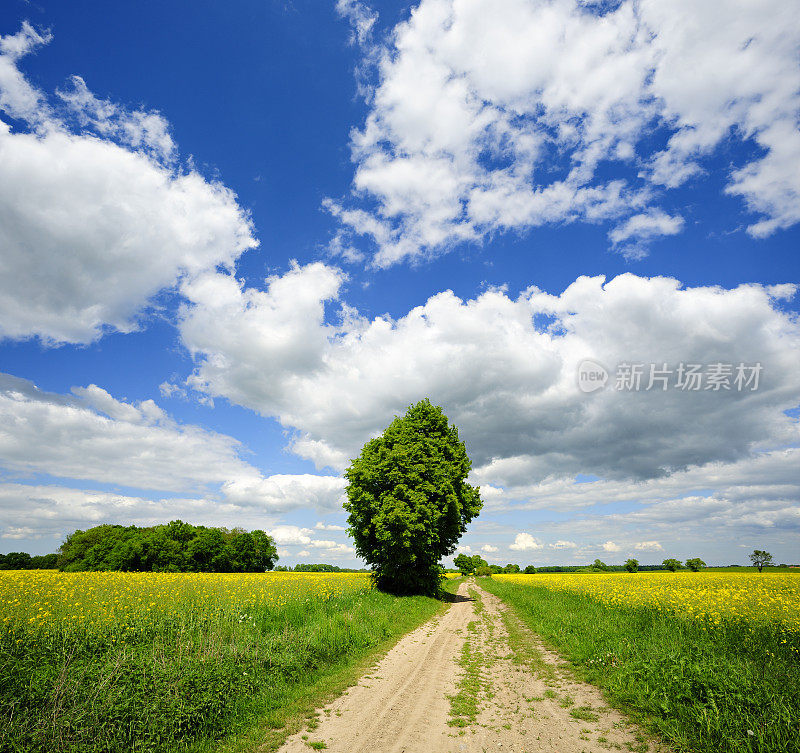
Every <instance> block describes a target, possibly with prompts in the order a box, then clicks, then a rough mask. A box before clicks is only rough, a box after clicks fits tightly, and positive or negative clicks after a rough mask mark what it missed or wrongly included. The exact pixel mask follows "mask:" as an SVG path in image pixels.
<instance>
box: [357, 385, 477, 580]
mask: <svg viewBox="0 0 800 753" xmlns="http://www.w3.org/2000/svg"><path fill="white" fill-rule="evenodd" d="M471 465H472V464H471V462H470V460H469V458H468V457H467V451H466V448H465V447H464V443H463V442H462V441H461V440H460V439H459V437H458V430H457V429H456V427H455V426H451V425H450V424H449V422H448V420H447V416H445V414H444V413H443V412H442V409H441V408H439V407H438V406H435V405H432V404H431V402H430V401H429V400H427V399H426V400H422V401H421V402H419V403H417V404H416V405H412V406H410V407H409V408H408V410H407V411H406V413H405V415H404V416H402V417H398V418H396V419H395V420H394V421H393V422H392V423H391V424H390V425H389V427H388V428H387V429H386V430H385V431H384V432H383V434H382V435H381V436H380V437H377V438H375V439H371V440H370V441H369V442H367V443H366V444H365V445H364V448H363V449H362V450H361V454H360V455H359V457H357V458H356V459H355V460H353V462H352V464H351V465H350V467H349V468H348V470H347V472H346V473H345V477H346V478H347V481H348V486H347V501H346V502H345V505H344V507H345V509H346V510H347V512H348V513H349V517H348V521H347V522H348V524H349V528H348V532H349V533H350V535H351V536H352V537H353V540H354V542H355V549H356V552H357V553H358V555H359V556H360V557H362V558H363V559H364V560H365V561H366V562H367V563H368V564H369V565H370V566H371V567H372V571H373V577H374V579H375V583H376V585H377V586H378V588H380V589H382V590H385V591H388V592H390V593H396V594H429V595H433V594H435V593H436V592H437V591H438V589H439V583H440V579H441V566H440V565H439V560H440V559H441V558H442V557H444V556H446V555H449V554H452V553H453V552H454V551H455V548H456V544H457V543H458V540H459V538H460V537H461V535H462V534H463V533H464V532H465V531H466V528H467V524H468V523H469V522H470V521H471V520H472V519H473V518H474V517H475V516H476V515H477V514H478V513H479V512H480V509H481V507H482V502H481V498H480V493H479V490H478V489H477V488H474V487H472V486H470V485H469V484H467V483H466V478H467V475H468V474H469V471H470V468H471Z"/></svg>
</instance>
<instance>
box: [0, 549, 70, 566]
mask: <svg viewBox="0 0 800 753" xmlns="http://www.w3.org/2000/svg"><path fill="white" fill-rule="evenodd" d="M57 567H58V555H57V554H37V555H34V556H33V557H31V555H30V554H28V553H27V552H9V553H8V554H0V570H55V569H56V568H57Z"/></svg>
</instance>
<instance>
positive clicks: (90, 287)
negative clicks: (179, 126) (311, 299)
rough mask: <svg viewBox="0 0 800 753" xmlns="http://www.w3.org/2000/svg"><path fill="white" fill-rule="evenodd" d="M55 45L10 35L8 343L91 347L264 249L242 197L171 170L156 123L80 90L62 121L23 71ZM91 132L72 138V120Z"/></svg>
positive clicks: (0, 130) (0, 61)
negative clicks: (17, 127) (22, 64)
mask: <svg viewBox="0 0 800 753" xmlns="http://www.w3.org/2000/svg"><path fill="white" fill-rule="evenodd" d="M48 40H49V35H45V34H41V33H39V32H36V31H35V30H34V29H33V28H32V27H30V26H29V25H27V24H26V25H23V29H22V31H21V32H19V33H18V34H16V35H13V36H6V37H2V38H0V114H1V113H3V112H4V113H6V114H8V115H11V116H12V117H14V118H17V119H19V120H21V121H24V122H26V123H27V124H28V126H29V131H28V132H14V131H12V129H11V127H10V126H9V125H8V124H7V123H5V122H3V121H2V120H0V217H2V218H3V220H2V222H0V338H3V337H6V338H27V337H39V338H41V340H42V341H43V342H45V343H48V344H53V343H88V342H91V341H93V340H96V339H97V338H99V337H100V336H101V335H102V334H103V332H104V331H106V330H108V329H114V330H118V331H120V332H130V331H133V330H135V329H137V328H138V327H139V326H140V325H139V321H140V317H141V314H142V312H143V311H144V310H145V309H146V308H147V307H148V305H149V302H150V301H151V300H152V298H153V297H154V296H155V295H156V294H157V293H159V291H162V290H165V289H170V288H173V287H174V286H175V285H177V284H178V283H179V282H180V281H181V280H191V279H194V278H196V277H197V276H198V275H200V274H201V273H203V272H204V271H206V270H210V269H215V268H217V267H219V266H222V267H229V268H230V267H232V265H233V263H234V261H235V260H236V258H237V257H238V256H239V255H240V254H241V253H242V252H243V251H245V250H246V249H248V248H253V247H254V246H256V245H257V242H256V241H255V239H254V238H253V235H252V226H251V222H250V220H249V218H248V216H247V214H246V212H244V211H243V210H242V209H241V207H239V205H238V204H237V202H236V197H235V195H234V194H233V193H232V192H231V191H230V190H229V189H228V188H226V187H225V186H223V185H222V184H220V183H217V182H213V181H208V180H206V179H205V178H203V177H202V176H201V175H200V174H199V173H197V172H196V171H194V170H191V169H189V170H184V169H181V168H179V167H177V166H175V165H174V164H173V163H174V155H175V146H174V143H173V141H172V137H171V136H170V134H169V128H168V124H167V123H166V121H165V120H164V119H163V117H162V116H160V115H159V114H158V113H152V112H144V111H140V110H134V111H129V110H126V109H125V108H123V107H121V106H119V105H116V104H113V103H111V102H107V101H101V100H98V99H97V98H96V97H94V95H92V93H91V92H90V91H89V90H88V89H87V88H86V85H85V84H84V82H83V80H82V79H80V78H78V77H75V78H73V79H72V88H71V89H70V90H69V91H65V92H61V99H62V105H64V104H66V105H68V107H67V108H66V110H67V111H69V113H71V114H68V113H67V112H66V111H65V112H63V113H61V114H60V115H57V114H56V110H55V109H54V108H53V107H52V106H50V105H49V104H48V103H47V100H46V97H45V95H44V93H43V92H41V91H39V90H37V89H36V88H35V87H33V86H32V85H31V84H29V83H28V82H27V80H26V79H25V77H24V76H23V75H22V73H20V71H19V70H18V68H17V62H18V61H19V59H20V58H21V57H22V56H23V55H24V54H26V53H28V52H30V51H31V50H33V49H34V48H35V47H36V46H37V45H38V44H43V43H45V42H47V41H48ZM75 117H77V123H78V125H79V126H82V127H83V128H84V129H85V130H84V131H83V132H81V133H75V132H74V131H73V130H72V129H71V128H70V121H71V119H74V118H75Z"/></svg>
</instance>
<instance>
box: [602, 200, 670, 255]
mask: <svg viewBox="0 0 800 753" xmlns="http://www.w3.org/2000/svg"><path fill="white" fill-rule="evenodd" d="M683 224H684V223H683V218H682V217H671V216H670V215H668V214H666V213H665V212H662V211H661V210H660V209H651V210H650V211H648V212H645V213H642V214H634V215H633V216H631V217H628V219H627V220H625V221H624V222H623V223H622V224H621V225H618V226H617V227H615V228H614V229H613V230H612V231H611V232H610V233H609V234H608V237H609V238H610V239H611V242H612V243H613V244H614V246H615V247H617V246H621V245H622V244H625V246H624V249H623V251H622V252H623V253H624V254H625V255H626V256H628V257H631V258H638V257H640V256H642V255H644V254H645V253H646V251H645V250H644V247H643V245H642V244H643V243H645V242H646V241H649V240H651V239H652V238H656V237H658V236H659V235H675V234H676V233H679V232H680V231H681V228H682V227H683Z"/></svg>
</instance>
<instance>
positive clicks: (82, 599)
mask: <svg viewBox="0 0 800 753" xmlns="http://www.w3.org/2000/svg"><path fill="white" fill-rule="evenodd" d="M370 587H371V585H370V580H369V576H368V575H366V574H362V573H285V572H279V573H246V574H240V573H230V574H227V573H226V574H212V573H122V572H92V573H59V572H56V571H54V570H6V571H0V625H2V626H3V632H4V633H5V634H6V635H8V634H9V633H12V634H18V633H19V632H25V633H28V634H30V633H31V632H34V631H35V632H37V633H39V634H42V633H53V632H57V633H60V634H63V633H64V632H65V631H66V632H70V631H78V632H89V633H95V634H98V633H101V634H106V635H115V636H117V639H119V638H120V637H124V636H125V635H126V634H136V633H139V632H142V631H143V630H146V629H147V628H148V626H152V625H153V624H154V623H156V622H160V623H163V622H164V621H174V622H180V623H182V624H185V623H186V622H187V620H191V621H204V620H208V619H209V618H215V617H225V618H234V619H247V616H248V613H249V612H250V611H252V610H253V609H255V608H260V607H276V608H278V607H282V606H284V605H286V604H287V603H289V602H292V601H301V602H302V601H307V600H312V599H313V600H326V599H328V598H330V597H333V596H339V595H342V594H345V593H353V592H357V591H363V590H366V589H369V588H370Z"/></svg>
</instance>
